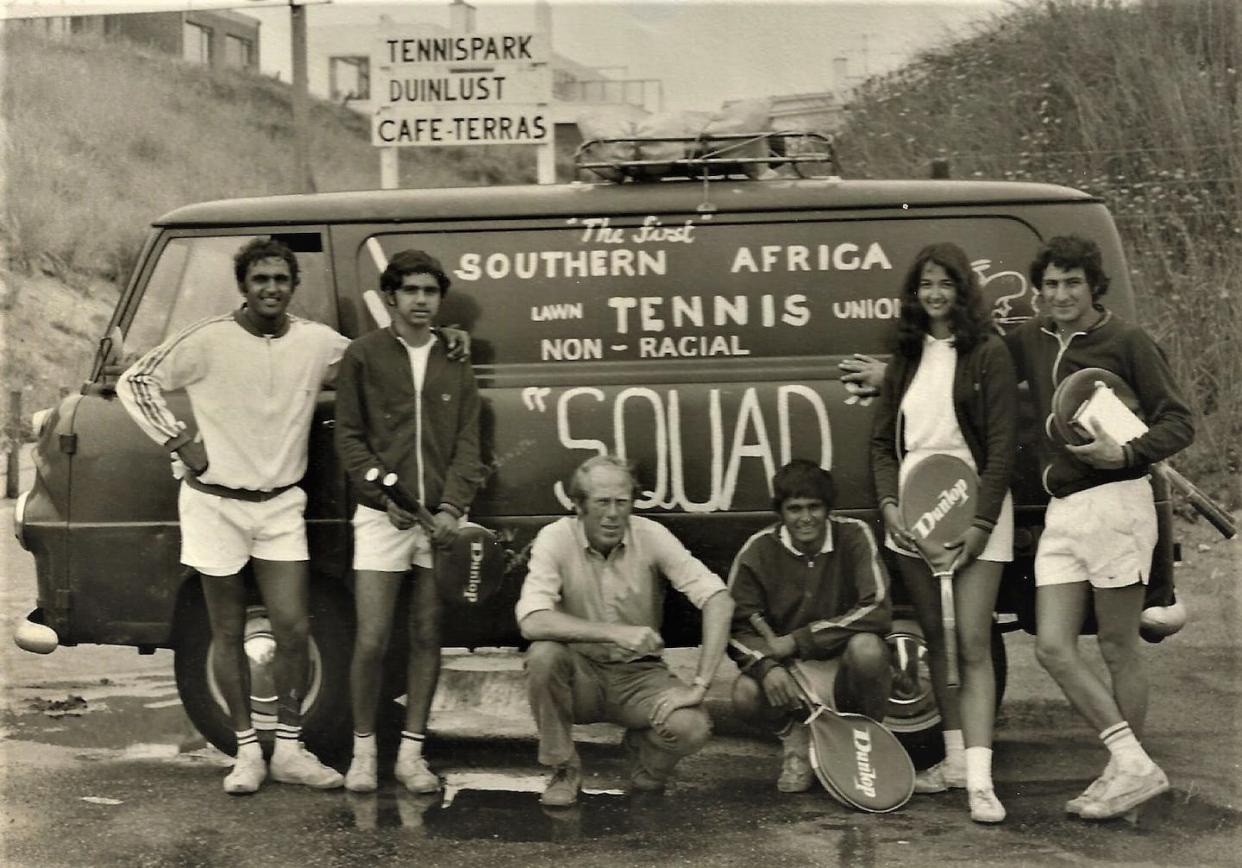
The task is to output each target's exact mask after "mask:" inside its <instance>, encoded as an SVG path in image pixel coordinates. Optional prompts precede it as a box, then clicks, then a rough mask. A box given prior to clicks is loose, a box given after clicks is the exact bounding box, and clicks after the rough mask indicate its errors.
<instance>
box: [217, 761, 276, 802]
mask: <svg viewBox="0 0 1242 868" xmlns="http://www.w3.org/2000/svg"><path fill="white" fill-rule="evenodd" d="M266 777H267V763H265V762H264V761H263V751H261V750H242V751H238V753H237V761H236V762H235V763H233V770H232V771H230V772H229V773H228V774H227V775H225V776H224V791H225V792H226V793H228V794H229V795H232V796H241V795H245V794H247V793H253V792H255V791H256V790H258V789H259V784H261V783H263V779H264V778H266Z"/></svg>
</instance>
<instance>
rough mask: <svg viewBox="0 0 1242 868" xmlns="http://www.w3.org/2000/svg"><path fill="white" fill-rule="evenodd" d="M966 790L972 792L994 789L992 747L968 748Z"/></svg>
mask: <svg viewBox="0 0 1242 868" xmlns="http://www.w3.org/2000/svg"><path fill="white" fill-rule="evenodd" d="M966 788H967V789H970V790H990V789H992V749H991V748H990V747H968V748H966Z"/></svg>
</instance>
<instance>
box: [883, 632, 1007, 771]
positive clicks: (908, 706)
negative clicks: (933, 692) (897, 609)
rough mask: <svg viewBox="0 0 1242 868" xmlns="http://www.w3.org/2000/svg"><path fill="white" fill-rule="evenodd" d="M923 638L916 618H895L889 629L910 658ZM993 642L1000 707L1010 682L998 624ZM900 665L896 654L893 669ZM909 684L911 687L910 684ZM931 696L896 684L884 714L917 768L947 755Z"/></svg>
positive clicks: (895, 649) (893, 645) (891, 643)
mask: <svg viewBox="0 0 1242 868" xmlns="http://www.w3.org/2000/svg"><path fill="white" fill-rule="evenodd" d="M922 638H923V631H922V630H920V629H919V626H918V624H917V622H915V621H914V619H913V618H901V617H898V618H894V619H893V628H892V630H891V631H890V633H889V637H888V641H889V647H890V649H891V650H892V651H893V652H894V654H895V655H896V654H897V652H898V646H899V645H901V644H903V643H908V647H907V659H908V653H909V651H910V649H911V648H913V647H916V646H917V644H921V642H922ZM991 644H992V672H993V677H994V678H995V680H996V708H997V710H999V709H1000V705H1001V701H1002V699H1004V696H1005V687H1006V685H1007V683H1008V665H1009V659H1008V655H1007V654H1006V651H1005V635H1004V633H1003V632H1001V630H1000V628H999V626H997V625H995V624H993V625H992V643H991ZM899 668H900V660H899V659H898V658H897V657H896V656H895V657H894V671H895V672H896V671H897V670H898V669H899ZM922 669H924V670H925V669H926V664H922ZM907 671H909V670H907ZM906 686H907V687H909V685H906ZM925 690H926V691H928V692H929V691H930V684H927V685H925ZM929 700H930V696H928V695H925V694H924V692H923V691H922V690H918V691H910V690H907V691H905V692H904V693H903V691H902V688H901V686H900V685H897V684H894V688H893V698H892V699H891V700H890V703H889V714H888V716H887V717H885V718H884V724H885V725H886V726H888V728H889V729H891V730H892V731H893V734H894V735H896V736H897V739H898V741H900V742H901V744H902V746H903V747H905V749H906V752H907V753H908V754H910V759H911V761H913V763H914V766H915V768H918V769H925V768H927V767H929V766H932V765H935V764H936V763H938V762H939V761H940V760H941V759H943V758H944V738H943V736H942V734H941V726H940V712H939V710H938V709H937V708H936V707H935V704H934V701H931V704H930V706H929V705H928V702H929Z"/></svg>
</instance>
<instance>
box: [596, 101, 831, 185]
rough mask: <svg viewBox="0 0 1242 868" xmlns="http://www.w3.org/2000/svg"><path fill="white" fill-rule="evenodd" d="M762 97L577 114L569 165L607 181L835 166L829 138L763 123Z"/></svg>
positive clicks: (827, 173) (815, 171)
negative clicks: (713, 105) (718, 104)
mask: <svg viewBox="0 0 1242 868" xmlns="http://www.w3.org/2000/svg"><path fill="white" fill-rule="evenodd" d="M769 123H770V106H769V104H768V102H767V101H766V100H747V101H743V102H737V103H733V104H731V105H728V106H726V107H725V108H723V109H721V111H719V112H716V113H715V114H711V113H708V112H693V111H684V112H663V113H660V114H654V115H648V114H646V113H645V112H643V111H642V110H641V109H637V108H633V107H629V106H623V107H618V108H616V109H613V110H608V111H597V112H591V113H587V114H584V115H582V116H581V117H579V118H578V130H579V132H580V133H581V134H582V138H583V142H582V144H581V145H580V146H579V147H578V150H577V152H576V153H575V155H574V163H575V166H576V167H577V168H578V169H579V170H587V171H589V172H591V173H594V174H595V175H598V176H599V177H601V178H604V179H605V180H608V181H618V182H620V181H627V180H634V181H651V180H662V179H665V178H686V177H689V178H712V177H718V178H723V177H731V176H745V177H748V178H756V179H768V178H775V177H787V176H789V175H790V174H793V175H796V176H798V177H805V178H811V177H814V178H825V177H837V176H839V174H840V168H839V164H838V163H837V158H836V152H835V149H834V148H833V142H832V138H831V137H830V136H828V135H825V134H823V133H815V132H808V131H801V130H797V131H794V130H771V129H768V126H769Z"/></svg>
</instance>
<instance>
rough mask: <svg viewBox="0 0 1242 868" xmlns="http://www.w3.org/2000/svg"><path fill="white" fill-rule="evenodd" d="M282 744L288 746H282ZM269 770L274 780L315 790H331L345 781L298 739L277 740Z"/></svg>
mask: <svg viewBox="0 0 1242 868" xmlns="http://www.w3.org/2000/svg"><path fill="white" fill-rule="evenodd" d="M284 744H289V746H288V747H284ZM282 748H283V749H282ZM269 770H270V771H271V773H272V780H274V781H277V782H279V783H282V784H304V785H305V786H308V787H314V788H315V789H317V790H331V789H334V788H336V787H339V786H340V785H341V784H343V783H345V777H344V776H343V775H342V774H341V773H340V772H338V771H337V770H336V769H333V768H329V767H328V766H326V765H324V764H323V763H321V762H320V761H319V759H318V757H316V756H315V755H314V754H313V753H311V752H310V751H308V750H307V749H306V746H305V745H303V744H302V742H300V741H292V740H289V741H286V742H285V743H283V744H282V743H279V742H278V743H277V745H276V751H275V753H273V754H272V762H271V764H270V765H269Z"/></svg>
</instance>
